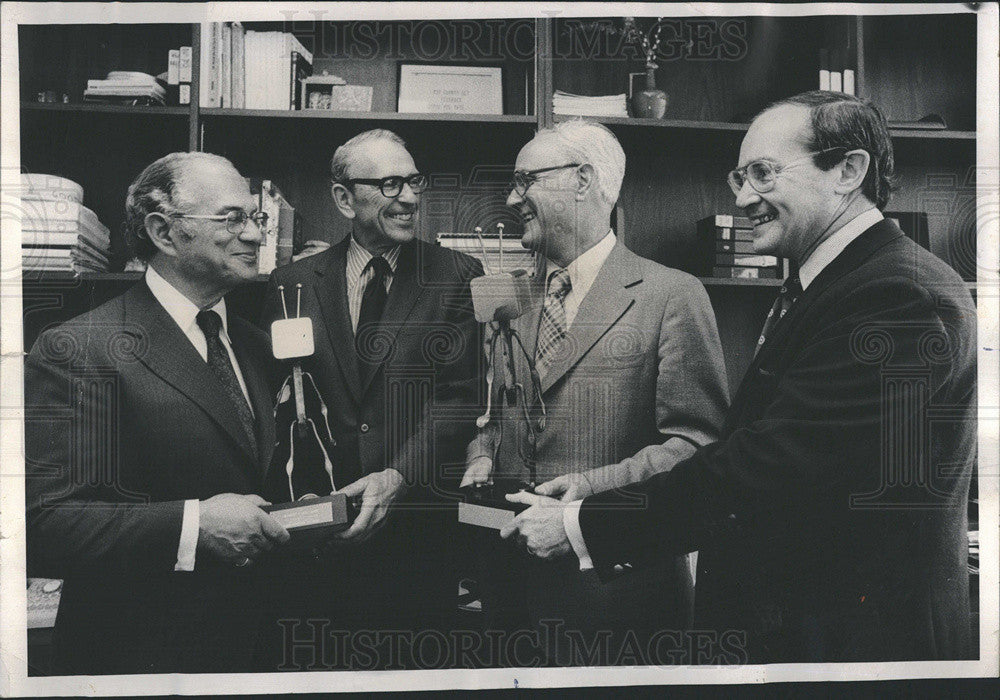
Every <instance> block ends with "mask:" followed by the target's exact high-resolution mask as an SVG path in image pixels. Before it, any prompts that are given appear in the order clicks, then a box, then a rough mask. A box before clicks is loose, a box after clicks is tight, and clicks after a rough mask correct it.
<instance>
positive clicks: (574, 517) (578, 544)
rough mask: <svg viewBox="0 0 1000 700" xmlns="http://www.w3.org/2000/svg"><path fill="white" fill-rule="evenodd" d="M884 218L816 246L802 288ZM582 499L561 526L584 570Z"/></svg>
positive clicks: (865, 217)
mask: <svg viewBox="0 0 1000 700" xmlns="http://www.w3.org/2000/svg"><path fill="white" fill-rule="evenodd" d="M883 218H884V217H883V216H882V212H880V211H879V210H878V209H875V208H872V209H869V210H867V211H864V212H862V213H861V214H858V215H857V216H856V217H854V218H853V219H851V220H850V221H848V222H847V223H846V224H844V225H843V226H842V227H840V228H839V229H837V231H835V232H834V233H833V234H832V235H830V237H829V238H827V239H826V240H825V241H823V242H822V243H820V244H819V245H818V246H816V250H814V251H813V252H812V254H811V255H810V256H809V257H808V258H806V260H805V261H804V262H803V263H802V265H801V266H800V267H799V280H800V281H801V282H802V289H803V290H805V289H806V287H808V286H809V285H810V284H811V283H812V281H813V280H814V279H816V277H817V276H819V273H821V272H822V271H823V269H824V268H826V266H827V265H829V264H830V263H832V262H833V261H834V259H835V258H836V257H837V256H838V255H840V254H841V253H842V252H843V251H844V248H846V247H847V246H848V245H850V244H851V242H852V241H853V240H854V239H856V238H857V237H858V236H860V235H861V234H862V233H864V232H865V231H867V230H868V229H869V228H871V227H872V226H874V225H875V224H877V223H878V222H879V221H881V220H882V219H883ZM581 257H582V256H581ZM582 503H583V500H582V499H581V500H578V501H573V502H572V503H570V504H569V505H568V506H567V507H566V508H564V509H563V527H564V528H565V529H566V537H567V538H568V539H569V543H570V545H571V546H572V547H573V552H574V553H575V554H576V556H577V558H578V559H579V560H580V570H581V571H584V570H586V569H592V568H594V563H593V561H592V560H591V558H590V552H589V551H587V543H586V542H585V541H584V539H583V530H582V529H581V528H580V506H581V504H582Z"/></svg>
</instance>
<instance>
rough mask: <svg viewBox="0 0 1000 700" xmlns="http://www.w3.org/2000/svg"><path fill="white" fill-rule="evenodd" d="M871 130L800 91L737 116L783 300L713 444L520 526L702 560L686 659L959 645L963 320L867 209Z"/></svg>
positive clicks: (875, 211)
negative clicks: (779, 259) (746, 123)
mask: <svg viewBox="0 0 1000 700" xmlns="http://www.w3.org/2000/svg"><path fill="white" fill-rule="evenodd" d="M892 178H893V156H892V146H891V141H890V137H889V133H888V129H887V126H886V122H885V119H884V117H882V115H881V114H880V113H879V112H878V111H877V110H876V109H875V108H874V107H873V106H872V105H871V104H870V103H868V102H866V101H864V100H860V99H858V98H855V97H850V96H846V95H843V94H840V93H829V92H811V93H805V94H802V95H799V96H796V97H793V98H790V99H788V100H785V101H782V102H780V103H778V104H776V105H774V106H772V107H770V108H768V109H767V110H765V111H764V112H763V113H761V114H760V115H759V116H758V117H757V119H756V120H755V121H754V122H753V124H751V126H750V129H749V131H748V132H747V135H746V137H745V138H744V140H743V145H742V148H741V150H740V160H739V167H738V168H737V169H736V170H734V171H733V172H732V173H731V174H730V176H729V182H730V184H731V186H732V188H733V190H734V192H736V196H737V199H736V204H737V206H739V207H741V208H742V209H743V210H744V211H745V212H746V214H747V216H749V217H750V219H751V221H752V222H753V225H754V247H755V250H756V251H758V252H760V253H768V254H773V255H782V256H788V257H790V258H791V259H792V260H793V261H794V262H795V263H796V265H797V267H798V273H797V276H796V277H795V278H792V279H789V280H787V281H786V282H785V284H784V286H783V287H782V291H781V294H780V295H779V298H778V300H777V302H776V303H775V307H774V309H773V310H772V314H771V315H770V316H769V318H768V321H767V323H766V325H765V327H764V332H763V334H762V339H761V342H760V344H759V351H758V353H757V355H756V357H755V358H754V360H753V362H752V363H751V365H750V368H749V369H748V371H747V375H746V377H745V378H744V380H743V383H742V385H741V387H740V389H739V391H738V393H737V395H736V398H735V399H734V402H733V406H732V408H731V410H730V412H729V415H728V417H727V421H726V426H725V429H724V435H723V439H722V440H721V441H720V442H716V443H714V444H711V445H708V446H706V447H704V448H702V449H700V450H699V451H698V452H696V453H695V454H694V455H693V456H692V457H691V458H689V459H687V460H685V461H682V462H680V463H679V464H677V465H676V466H675V467H674V468H673V469H672V470H670V471H668V472H664V473H661V474H657V475H656V476H654V477H652V478H650V479H648V480H647V481H645V482H643V483H642V484H641V485H640V486H639V487H638V488H636V489H634V490H633V491H632V492H624V491H619V492H608V493H603V494H597V495H595V496H591V497H588V498H586V499H584V500H583V501H582V503H580V502H577V503H576V504H574V505H573V507H572V511H571V512H570V513H566V514H565V515H566V517H565V519H564V514H563V513H562V512H557V511H559V510H561V509H557V508H552V507H550V506H552V505H554V503H555V502H551V501H550V502H546V501H545V499H543V498H542V497H540V496H530V497H529V496H519V497H518V498H519V499H521V500H524V501H528V500H530V501H532V502H534V503H536V504H537V506H538V507H535V508H531V509H529V510H528V511H525V512H524V513H522V514H521V515H520V516H519V517H518V520H517V521H516V523H515V525H514V526H513V527H511V528H510V531H509V532H508V533H507V534H508V535H513V534H515V533H516V534H518V535H519V537H520V538H522V539H523V540H524V541H525V543H526V546H527V547H528V549H529V550H531V551H532V552H534V553H536V554H537V555H538V556H541V557H555V556H559V555H562V554H566V553H568V552H570V551H575V552H576V553H577V555H578V556H580V557H582V561H584V562H588V563H589V562H590V561H592V562H593V565H595V566H596V567H597V568H598V569H601V568H604V567H608V566H611V565H614V564H622V563H631V564H633V565H635V566H642V565H643V564H644V563H645V562H647V561H649V560H650V559H652V558H655V557H657V556H661V555H663V554H667V553H679V552H687V551H691V550H694V549H698V550H700V559H699V572H698V581H697V595H696V606H697V609H696V628H697V629H700V630H702V629H709V630H716V632H717V633H718V635H719V636H718V637H716V638H715V640H714V642H715V646H714V647H713V646H710V645H708V644H707V643H706V644H703V645H702V647H701V649H702V653H700V654H699V655H698V656H697V657H696V658H689V659H687V660H688V661H689V662H691V663H725V662H739V661H751V662H804V661H893V660H916V659H955V658H964V657H966V656H967V655H968V654H969V653H970V652H971V650H970V649H969V638H970V628H969V586H968V570H967V564H966V558H967V555H968V549H967V539H966V537H967V534H966V529H967V513H966V509H967V498H968V489H969V481H970V476H971V472H972V469H973V463H974V455H975V443H976V422H975V407H976V361H975V358H976V343H975V334H976V331H975V318H976V312H975V307H974V305H973V303H972V300H971V298H970V295H969V292H968V291H967V290H966V288H965V285H964V283H963V282H962V280H961V279H960V278H959V276H958V275H957V274H955V272H954V271H953V270H952V269H951V268H950V267H948V265H946V264H945V263H943V262H942V261H941V260H939V259H938V258H936V257H934V256H933V255H931V254H930V253H928V252H927V251H926V250H924V249H922V248H920V247H918V246H917V245H916V244H915V243H913V242H912V241H911V240H910V239H909V238H907V237H906V236H905V235H904V234H903V233H902V232H901V231H900V230H899V228H898V227H897V226H896V225H895V224H893V223H892V222H890V221H887V220H885V219H884V218H883V216H882V214H881V212H880V209H882V208H883V207H884V206H885V204H886V203H887V201H888V199H889V193H890V185H891V182H892Z"/></svg>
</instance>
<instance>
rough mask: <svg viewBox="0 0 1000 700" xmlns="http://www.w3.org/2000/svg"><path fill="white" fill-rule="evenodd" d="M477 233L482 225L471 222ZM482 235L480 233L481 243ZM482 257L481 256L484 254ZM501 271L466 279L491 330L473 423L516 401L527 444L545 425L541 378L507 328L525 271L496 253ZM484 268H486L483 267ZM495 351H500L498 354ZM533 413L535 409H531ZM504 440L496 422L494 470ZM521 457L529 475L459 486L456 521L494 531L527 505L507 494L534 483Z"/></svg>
mask: <svg viewBox="0 0 1000 700" xmlns="http://www.w3.org/2000/svg"><path fill="white" fill-rule="evenodd" d="M497 228H498V229H499V231H500V238H501V250H502V249H503V224H497ZM476 233H477V234H481V233H482V229H480V228H479V227H478V226H477V227H476ZM481 241H482V238H481V236H480V242H481ZM484 258H485V255H484ZM500 260H501V262H500V264H501V271H500V272H499V273H496V274H486V275H483V276H482V277H476V278H475V279H473V280H472V281H471V283H470V287H471V291H472V304H473V309H474V311H475V314H476V320H477V321H479V322H480V323H486V324H489V329H490V330H491V335H490V339H489V342H488V343H487V351H486V354H487V360H488V362H489V365H488V368H487V371H486V384H487V399H486V400H487V404H486V413H484V414H483V415H481V416H480V417H479V418H477V419H476V426H477V427H478V428H480V429H482V428H485V427H486V426H487V425H488V424H489V422H490V421H491V420H493V404H494V401H496V402H497V403H500V402H503V403H504V404H505V405H506V406H508V407H511V408H516V407H518V406H520V409H521V410H520V413H521V414H522V420H524V421H525V423H526V425H527V429H528V432H527V439H528V444H529V445H530V446H533V445H534V444H535V439H536V433H537V432H539V431H542V430H545V404H544V402H543V401H542V391H541V380H540V379H539V376H538V371H537V370H536V369H535V363H534V361H533V360H532V358H531V356H530V355H529V354H528V352H527V351H526V350H525V348H524V345H523V344H522V342H521V337H520V336H519V335H518V333H517V331H516V330H514V329H513V328H511V327H510V322H511V321H512V320H514V319H515V318H518V317H519V316H521V315H522V314H524V312H525V311H527V309H528V307H529V289H528V284H529V283H528V275H527V273H526V272H525V271H524V270H514V271H512V272H509V273H505V272H503V270H502V265H503V262H502V261H503V258H502V257H501V258H500ZM487 271H488V272H489V269H488V268H487ZM515 347H516V348H517V350H518V351H520V353H521V354H522V356H523V357H524V359H525V361H526V364H527V366H528V368H529V372H530V375H531V376H530V381H531V384H532V389H533V392H532V393H533V394H534V395H535V396H536V397H537V400H538V404H539V406H538V411H537V412H533V411H531V410H529V408H530V407H529V406H528V405H527V403H528V400H529V397H528V395H527V394H526V393H525V391H524V385H523V384H522V383H521V382H519V381H518V377H517V371H516V369H515V366H514V351H515ZM498 354H499V355H500V356H501V357H499V358H498ZM533 413H534V414H533ZM502 441H503V421H501V422H500V431H499V437H498V439H497V442H496V444H495V445H494V449H493V464H494V470H495V467H496V460H497V455H498V454H499V450H500V444H501V442H502ZM518 452H519V456H520V458H521V461H522V462H523V463H524V465H525V467H526V468H527V470H528V479H527V481H523V480H521V479H516V478H497V479H494V480H492V481H491V482H490V483H486V484H473V485H471V486H466V487H465V488H463V489H462V495H463V500H462V501H461V502H459V504H458V521H459V522H460V523H465V524H467V525H475V526H478V527H488V528H493V529H495V530H499V529H501V528H502V527H503V526H504V525H506V524H507V523H508V522H510V521H511V520H513V519H514V516H515V515H516V514H517V513H519V512H521V511H522V510H525V509H526V508H527V507H528V506H526V505H524V504H522V503H511V502H510V501H508V500H507V499H506V496H507V494H510V493H517V492H518V491H529V492H530V491H532V490H533V489H534V487H535V479H536V474H535V463H534V459H533V456H532V455H529V454H524V453H523V452H521V446H520V443H518Z"/></svg>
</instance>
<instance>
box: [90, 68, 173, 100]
mask: <svg viewBox="0 0 1000 700" xmlns="http://www.w3.org/2000/svg"><path fill="white" fill-rule="evenodd" d="M166 97H167V91H166V90H165V89H164V88H163V86H162V85H160V83H159V82H158V81H157V79H156V78H154V77H153V76H151V75H149V74H148V73H139V72H137V71H126V70H113V71H111V72H110V73H108V77H107V78H105V79H103V80H88V81H87V89H86V90H84V91H83V99H84V101H85V102H111V103H115V104H147V105H162V104H165V103H166Z"/></svg>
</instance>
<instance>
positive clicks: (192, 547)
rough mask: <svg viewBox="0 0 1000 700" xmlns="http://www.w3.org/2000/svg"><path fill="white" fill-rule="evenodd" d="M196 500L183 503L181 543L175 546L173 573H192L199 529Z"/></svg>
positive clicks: (198, 513) (199, 521)
mask: <svg viewBox="0 0 1000 700" xmlns="http://www.w3.org/2000/svg"><path fill="white" fill-rule="evenodd" d="M199 516H200V511H199V508H198V499H196V498H192V499H191V500H188V501H184V517H183V519H182V520H181V541H180V543H178V545H177V563H176V564H174V571H194V556H195V552H197V550H198V530H199V528H200V527H201V520H200V519H199Z"/></svg>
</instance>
